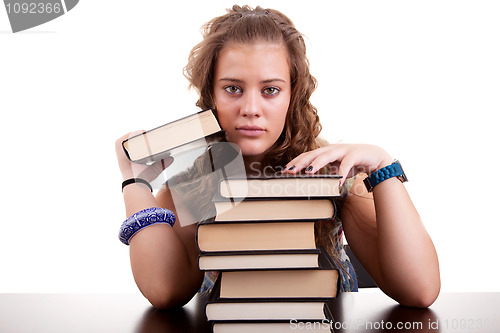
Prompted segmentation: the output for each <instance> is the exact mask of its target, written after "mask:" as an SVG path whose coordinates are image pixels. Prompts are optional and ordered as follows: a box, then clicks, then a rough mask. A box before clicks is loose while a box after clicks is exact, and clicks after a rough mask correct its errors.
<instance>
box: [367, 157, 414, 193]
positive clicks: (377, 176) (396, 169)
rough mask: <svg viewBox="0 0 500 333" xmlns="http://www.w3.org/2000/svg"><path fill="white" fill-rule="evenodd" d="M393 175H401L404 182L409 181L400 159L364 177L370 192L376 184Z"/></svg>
mask: <svg viewBox="0 0 500 333" xmlns="http://www.w3.org/2000/svg"><path fill="white" fill-rule="evenodd" d="M393 177H400V180H401V181H402V182H406V181H408V179H407V178H406V175H405V173H404V171H403V168H402V167H401V163H399V161H395V162H394V163H392V164H389V165H387V166H385V167H383V168H381V169H379V170H377V171H375V172H374V173H372V174H371V175H370V176H368V177H366V178H365V179H364V183H365V186H366V188H367V190H368V192H371V191H372V190H373V188H374V187H375V186H376V185H378V184H380V183H381V182H383V181H384V180H387V179H389V178H393Z"/></svg>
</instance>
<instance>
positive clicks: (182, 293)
mask: <svg viewBox="0 0 500 333" xmlns="http://www.w3.org/2000/svg"><path fill="white" fill-rule="evenodd" d="M123 197H124V201H125V206H126V212H127V216H131V215H132V214H134V213H136V212H138V211H140V210H143V209H146V208H150V207H164V208H168V209H170V210H172V211H173V212H174V214H176V215H177V212H176V210H175V208H174V207H170V205H169V204H168V202H164V201H165V200H161V202H160V201H159V200H158V199H157V198H155V197H154V196H153V195H152V193H151V191H150V190H149V188H147V187H146V186H144V185H142V184H131V185H128V186H126V187H125V188H124V189H123ZM162 199H165V198H162ZM194 232H195V231H194V230H193V228H192V227H191V228H189V227H185V228H181V227H180V224H179V221H177V222H176V225H175V226H174V227H171V226H170V225H167V224H156V225H152V226H149V227H146V228H144V229H142V230H140V231H139V232H138V233H137V234H135V235H134V236H133V237H132V238H131V239H130V263H131V267H132V272H133V275H134V279H135V281H136V284H137V286H138V287H139V289H140V290H141V292H142V293H143V294H144V296H145V297H146V298H147V299H148V300H149V301H150V302H151V304H153V305H154V306H155V307H157V308H171V307H174V306H180V305H183V304H184V303H186V302H187V301H189V300H190V299H191V297H192V296H193V295H194V294H195V293H196V291H197V290H198V288H199V286H200V284H201V277H202V273H201V272H199V271H198V269H197V263H196V261H195V258H196V255H197V250H196V246H195V243H194Z"/></svg>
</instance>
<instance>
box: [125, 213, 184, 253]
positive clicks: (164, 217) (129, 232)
mask: <svg viewBox="0 0 500 333" xmlns="http://www.w3.org/2000/svg"><path fill="white" fill-rule="evenodd" d="M156 223H167V224H170V225H171V226H172V227H173V226H174V224H175V215H174V213H172V212H171V211H170V210H168V209H165V208H158V207H153V208H146V209H144V210H141V211H139V212H137V213H135V214H134V215H132V216H130V217H129V218H128V219H126V220H125V221H124V222H123V223H122V225H121V227H120V233H119V235H118V236H119V238H120V241H121V242H122V243H123V244H125V245H129V241H130V238H132V236H134V235H135V234H136V233H137V232H138V231H139V230H141V229H144V228H146V227H148V226H150V225H152V224H156Z"/></svg>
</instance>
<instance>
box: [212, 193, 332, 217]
mask: <svg viewBox="0 0 500 333" xmlns="http://www.w3.org/2000/svg"><path fill="white" fill-rule="evenodd" d="M213 203H214V206H215V211H216V215H215V221H259V220H290V221H294V220H313V219H314V220H324V219H330V218H332V217H333V216H334V215H335V205H334V203H333V201H332V200H329V199H319V198H311V199H304V198H295V199H290V198H278V197H274V198H267V199H266V200H247V199H243V200H241V201H236V200H229V199H223V200H220V201H219V200H217V199H214V201H213Z"/></svg>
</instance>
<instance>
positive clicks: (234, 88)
mask: <svg viewBox="0 0 500 333" xmlns="http://www.w3.org/2000/svg"><path fill="white" fill-rule="evenodd" d="M224 90H225V91H227V92H228V93H230V94H241V92H242V91H241V89H240V87H238V86H225V87H224Z"/></svg>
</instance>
